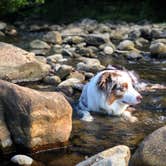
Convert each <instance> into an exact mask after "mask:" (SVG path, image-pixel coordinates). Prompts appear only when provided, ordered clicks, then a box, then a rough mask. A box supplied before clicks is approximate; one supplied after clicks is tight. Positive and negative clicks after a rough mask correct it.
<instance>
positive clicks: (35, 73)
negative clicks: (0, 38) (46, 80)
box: [0, 42, 50, 82]
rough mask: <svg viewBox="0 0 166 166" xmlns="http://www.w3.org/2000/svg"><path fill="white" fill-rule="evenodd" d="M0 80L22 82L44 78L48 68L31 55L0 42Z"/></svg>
mask: <svg viewBox="0 0 166 166" xmlns="http://www.w3.org/2000/svg"><path fill="white" fill-rule="evenodd" d="M0 50H1V51H0V79H4V80H8V81H13V82H22V81H36V80H40V79H42V78H43V77H45V76H46V75H47V74H48V72H49V70H50V67H49V66H48V65H47V64H44V63H41V62H40V61H38V60H37V59H36V58H35V55H34V54H33V53H29V52H27V51H25V50H23V49H20V48H18V47H15V46H13V45H11V44H7V43H3V42H0Z"/></svg>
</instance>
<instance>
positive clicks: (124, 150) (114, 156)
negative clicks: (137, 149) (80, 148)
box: [76, 145, 130, 166]
mask: <svg viewBox="0 0 166 166" xmlns="http://www.w3.org/2000/svg"><path fill="white" fill-rule="evenodd" d="M129 159H130V149H129V148H128V147H127V146H125V145H119V146H115V147H113V148H110V149H108V150H105V151H103V152H101V153H98V154H96V155H94V156H92V157H90V158H88V159H87V160H85V161H82V162H80V163H78V164H77V165H76V166H89V165H91V166H128V162H129Z"/></svg>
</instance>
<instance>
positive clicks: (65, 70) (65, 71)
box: [56, 65, 73, 79]
mask: <svg viewBox="0 0 166 166" xmlns="http://www.w3.org/2000/svg"><path fill="white" fill-rule="evenodd" d="M72 70H73V67H72V66H69V65H61V66H60V67H59V68H58V69H57V70H56V74H57V75H58V76H59V77H60V78H61V79H64V78H65V77H67V76H68V75H69V74H70V72H71V71H72Z"/></svg>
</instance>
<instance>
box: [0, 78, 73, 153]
mask: <svg viewBox="0 0 166 166" xmlns="http://www.w3.org/2000/svg"><path fill="white" fill-rule="evenodd" d="M0 102H1V107H2V109H1V112H3V114H5V124H6V126H8V129H9V132H10V134H11V138H12V141H13V142H14V144H15V145H17V148H18V147H19V146H20V147H21V148H25V149H30V150H38V149H42V148H44V147H50V148H51V147H53V145H54V146H56V147H59V146H60V145H62V144H63V143H65V142H66V141H68V139H69V136H70V132H71V128H72V108H71V106H70V104H69V103H68V102H67V100H66V99H65V98H64V96H63V95H62V94H60V93H57V92H40V91H36V90H33V89H30V88H26V87H21V86H18V85H15V84H12V83H9V82H6V81H2V80H0ZM0 140H1V138H0Z"/></svg>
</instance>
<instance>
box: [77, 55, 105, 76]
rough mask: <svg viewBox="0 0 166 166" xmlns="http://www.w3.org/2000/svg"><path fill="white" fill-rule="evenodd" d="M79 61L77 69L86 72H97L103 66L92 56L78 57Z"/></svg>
mask: <svg viewBox="0 0 166 166" xmlns="http://www.w3.org/2000/svg"><path fill="white" fill-rule="evenodd" d="M79 60H80V61H81V62H79V63H78V64H77V70H81V71H86V72H92V73H93V72H98V71H100V70H103V69H104V68H105V67H104V66H103V65H101V64H100V61H99V60H98V59H94V58H85V57H81V58H79Z"/></svg>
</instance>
